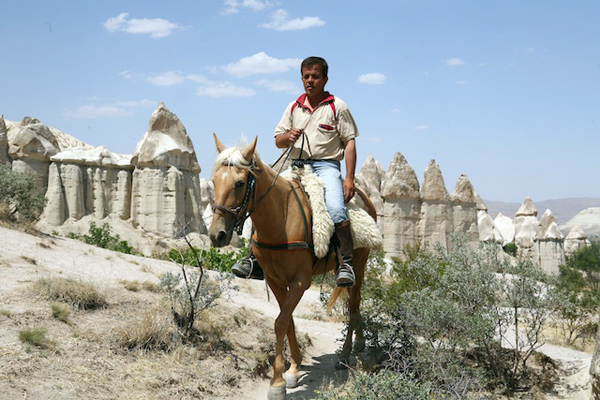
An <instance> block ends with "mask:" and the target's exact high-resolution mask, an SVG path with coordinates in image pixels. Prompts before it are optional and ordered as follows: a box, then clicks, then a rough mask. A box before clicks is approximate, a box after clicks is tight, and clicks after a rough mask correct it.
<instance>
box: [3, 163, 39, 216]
mask: <svg viewBox="0 0 600 400" xmlns="http://www.w3.org/2000/svg"><path fill="white" fill-rule="evenodd" d="M36 180H37V179H36V176H35V175H34V174H30V173H24V172H14V171H13V170H12V169H11V167H10V166H8V165H0V204H1V205H2V210H4V212H3V213H2V215H3V218H4V219H9V220H10V219H15V217H16V216H17V215H18V216H19V217H20V218H23V219H25V220H26V221H37V219H38V218H39V216H40V215H41V213H42V211H43V210H44V206H45V205H46V197H45V196H44V193H43V191H42V190H41V189H40V188H39V187H38V185H37V181H36Z"/></svg>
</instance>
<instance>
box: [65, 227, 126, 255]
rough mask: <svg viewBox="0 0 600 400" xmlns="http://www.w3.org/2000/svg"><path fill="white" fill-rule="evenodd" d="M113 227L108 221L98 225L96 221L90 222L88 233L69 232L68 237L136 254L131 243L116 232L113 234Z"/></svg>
mask: <svg viewBox="0 0 600 400" xmlns="http://www.w3.org/2000/svg"><path fill="white" fill-rule="evenodd" d="M111 230H112V229H111V227H110V225H108V223H107V222H105V223H104V224H102V226H101V227H98V226H97V225H96V223H95V222H94V221H92V222H90V228H89V231H88V234H87V235H77V234H75V233H73V232H69V233H68V234H67V237H68V238H70V239H77V240H81V241H82V242H85V243H87V244H91V245H93V246H97V247H101V248H103V249H107V250H112V251H118V252H120V253H125V254H134V252H135V251H134V248H133V247H132V246H130V245H129V243H128V242H127V241H126V240H121V237H120V236H119V235H118V234H116V235H114V236H113V235H112V233H111Z"/></svg>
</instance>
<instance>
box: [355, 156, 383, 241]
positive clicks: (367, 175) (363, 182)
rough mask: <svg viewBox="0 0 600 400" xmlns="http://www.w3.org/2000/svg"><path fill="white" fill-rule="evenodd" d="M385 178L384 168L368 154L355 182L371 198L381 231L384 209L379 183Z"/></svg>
mask: <svg viewBox="0 0 600 400" xmlns="http://www.w3.org/2000/svg"><path fill="white" fill-rule="evenodd" d="M384 178H385V170H384V169H383V167H382V166H381V164H379V162H378V161H377V160H375V159H374V158H373V156H372V155H370V154H369V156H368V157H367V160H366V161H365V163H364V165H363V166H362V168H361V169H360V172H359V173H358V174H357V175H356V183H357V184H358V185H359V186H360V188H361V189H363V191H364V192H365V194H366V195H367V196H368V197H369V198H370V199H371V201H372V202H373V205H374V206H375V210H376V212H377V217H378V218H377V225H378V226H379V229H380V230H382V231H383V221H384V210H383V197H382V196H381V185H382V182H383V180H384Z"/></svg>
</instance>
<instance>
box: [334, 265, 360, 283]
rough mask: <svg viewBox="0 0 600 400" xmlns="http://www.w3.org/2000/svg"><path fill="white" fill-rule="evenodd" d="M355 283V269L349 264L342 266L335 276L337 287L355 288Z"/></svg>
mask: <svg viewBox="0 0 600 400" xmlns="http://www.w3.org/2000/svg"><path fill="white" fill-rule="evenodd" d="M355 281H356V276H355V275H354V268H352V267H351V266H350V265H348V264H344V265H342V266H340V268H339V269H338V270H337V273H336V274H335V285H336V286H337V287H341V288H348V287H352V286H354V283H355Z"/></svg>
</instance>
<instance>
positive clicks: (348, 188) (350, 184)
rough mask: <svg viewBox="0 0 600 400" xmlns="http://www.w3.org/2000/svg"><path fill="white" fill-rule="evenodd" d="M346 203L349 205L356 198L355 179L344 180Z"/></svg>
mask: <svg viewBox="0 0 600 400" xmlns="http://www.w3.org/2000/svg"><path fill="white" fill-rule="evenodd" d="M343 188H344V201H345V202H346V203H347V202H349V201H350V200H352V198H353V197H354V193H356V188H355V187H354V179H350V178H346V179H344V186H343Z"/></svg>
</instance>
